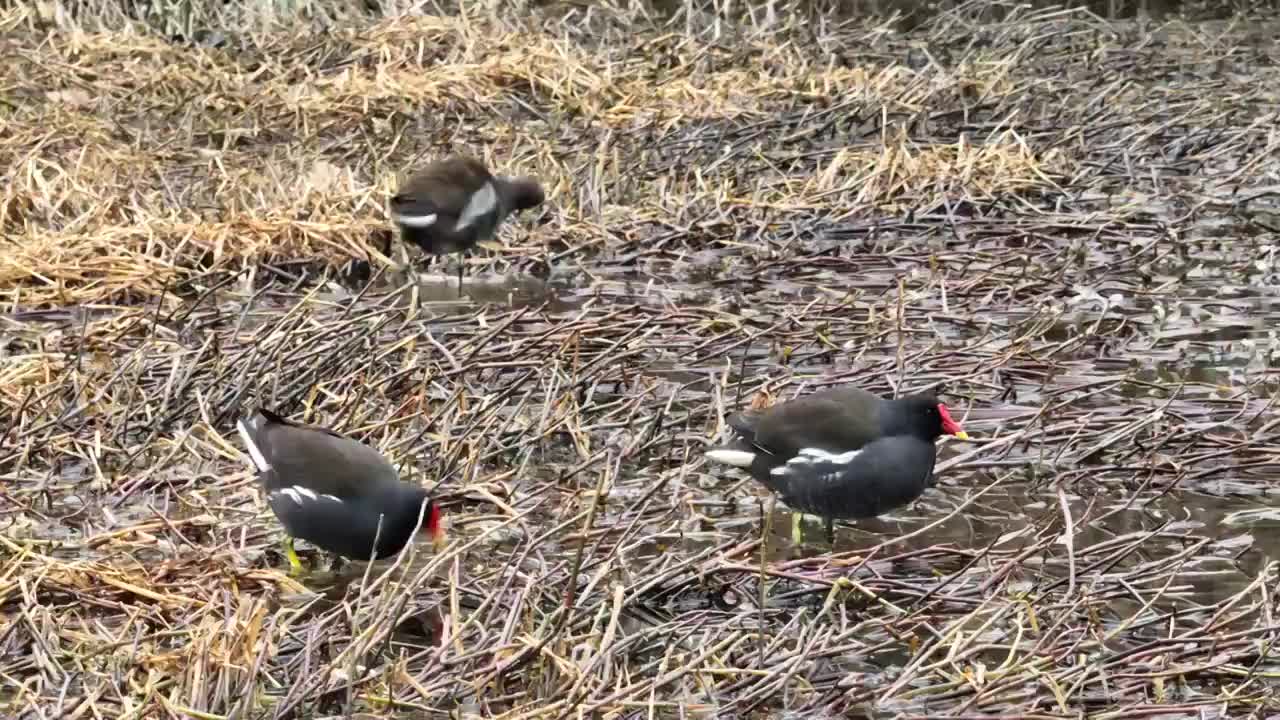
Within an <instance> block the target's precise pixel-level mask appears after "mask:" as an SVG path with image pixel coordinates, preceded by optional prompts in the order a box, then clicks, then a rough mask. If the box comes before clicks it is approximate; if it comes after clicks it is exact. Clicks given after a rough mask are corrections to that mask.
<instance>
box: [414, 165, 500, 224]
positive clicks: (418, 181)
mask: <svg viewBox="0 0 1280 720" xmlns="http://www.w3.org/2000/svg"><path fill="white" fill-rule="evenodd" d="M492 177H493V176H492V175H491V174H490V173H489V170H488V169H487V168H485V166H484V163H482V162H480V161H479V160H477V159H475V158H473V157H466V156H462V155H455V156H452V157H447V158H444V159H442V160H437V161H435V162H433V163H431V164H430V165H427V166H426V167H425V168H423V169H422V170H421V171H419V172H418V173H417V174H415V175H414V176H413V177H411V178H409V180H408V182H406V183H405V184H404V185H403V186H402V187H401V188H400V191H399V192H398V193H397V194H398V195H400V196H407V197H410V198H412V199H413V201H414V202H416V203H421V202H424V201H425V202H427V203H429V204H430V205H432V206H434V207H436V208H438V209H439V210H440V211H442V212H444V213H447V214H449V215H452V216H453V217H455V218H456V217H457V216H458V215H459V213H461V212H462V209H463V208H464V207H466V205H467V201H468V200H469V199H470V198H471V196H472V195H473V194H475V192H476V191H477V190H479V189H480V188H481V186H483V185H484V184H485V183H486V182H487V181H489V180H490V179H491V178H492Z"/></svg>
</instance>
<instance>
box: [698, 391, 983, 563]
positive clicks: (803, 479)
mask: <svg viewBox="0 0 1280 720" xmlns="http://www.w3.org/2000/svg"><path fill="white" fill-rule="evenodd" d="M728 423H729V426H730V427H731V428H733V430H734V431H735V432H736V435H737V437H736V438H735V443H734V444H733V445H731V446H729V447H721V448H716V449H713V450H711V451H709V452H707V453H706V455H707V457H708V458H709V459H711V460H713V461H715V462H720V463H725V464H728V465H733V466H735V467H740V468H745V469H747V471H748V472H749V473H750V474H751V476H752V477H753V478H755V479H756V480H757V481H759V482H760V483H761V484H763V485H765V486H766V487H768V488H769V489H771V490H773V491H774V492H776V493H778V495H779V496H780V497H781V499H782V500H783V501H784V502H785V503H786V504H787V505H789V506H790V507H792V508H794V509H795V510H798V511H800V512H802V513H808V514H810V515H818V516H820V517H822V518H824V519H825V520H826V524H827V538H828V540H829V541H833V540H834V527H833V524H834V523H833V520H834V519H836V518H839V519H859V518H869V517H875V516H877V515H882V514H884V513H886V512H889V511H890V510H894V509H896V508H899V507H902V506H904V505H907V504H908V503H910V502H911V501H912V500H915V499H916V498H918V497H920V494H921V493H923V492H924V489H925V486H926V485H927V483H928V481H929V477H930V476H931V475H932V473H933V463H934V460H935V459H936V457H937V449H936V447H935V445H934V440H936V439H937V438H938V437H939V436H941V435H944V434H947V435H954V436H956V437H958V438H960V439H961V440H967V439H968V438H969V436H968V434H966V433H965V432H964V430H962V429H961V428H960V425H959V424H957V423H956V421H955V420H953V419H952V418H951V413H950V412H949V411H948V410H947V406H946V405H944V404H943V403H941V402H939V401H938V399H937V398H936V397H934V396H933V395H910V396H906V397H901V398H898V399H896V400H887V399H884V398H881V397H879V396H878V395H875V394H873V393H869V392H867V391H865V390H860V389H858V388H853V387H840V388H833V389H830V390H824V391H820V392H816V393H813V394H811V395H806V396H804V397H799V398H796V399H794V400H789V401H787V402H783V403H779V404H778V405H774V406H772V407H769V408H767V409H765V410H762V411H755V410H748V411H745V412H742V413H739V414H737V415H734V416H732V417H730V418H729V420H728ZM799 519H800V517H799V516H798V515H797V516H796V518H795V522H796V523H797V524H798V523H799ZM794 532H795V530H794V528H793V533H794Z"/></svg>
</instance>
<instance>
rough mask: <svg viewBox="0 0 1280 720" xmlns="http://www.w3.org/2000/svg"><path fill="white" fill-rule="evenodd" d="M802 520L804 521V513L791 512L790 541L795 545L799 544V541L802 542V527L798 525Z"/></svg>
mask: <svg viewBox="0 0 1280 720" xmlns="http://www.w3.org/2000/svg"><path fill="white" fill-rule="evenodd" d="M803 522H804V513H802V512H793V513H791V542H793V543H795V544H796V545H799V544H800V543H802V542H804V529H803V528H801V527H800V525H801V523H803Z"/></svg>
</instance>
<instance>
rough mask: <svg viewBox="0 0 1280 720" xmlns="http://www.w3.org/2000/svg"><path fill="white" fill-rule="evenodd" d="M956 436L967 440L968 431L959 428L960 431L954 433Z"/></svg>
mask: <svg viewBox="0 0 1280 720" xmlns="http://www.w3.org/2000/svg"><path fill="white" fill-rule="evenodd" d="M956 437H958V438H960V439H961V440H968V439H969V433H967V432H965V431H963V430H961V431H960V432H958V433H956Z"/></svg>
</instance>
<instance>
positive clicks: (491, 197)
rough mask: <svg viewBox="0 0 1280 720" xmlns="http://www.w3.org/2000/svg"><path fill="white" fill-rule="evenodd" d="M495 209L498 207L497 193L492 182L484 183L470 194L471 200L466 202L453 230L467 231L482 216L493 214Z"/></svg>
mask: <svg viewBox="0 0 1280 720" xmlns="http://www.w3.org/2000/svg"><path fill="white" fill-rule="evenodd" d="M496 207H498V191H497V190H494V188H493V183H492V182H486V183H485V184H484V185H483V186H481V188H480V189H479V190H477V191H475V192H474V193H472V194H471V198H470V199H468V200H467V206H466V207H464V208H463V209H462V214H461V215H459V216H458V224H457V225H456V226H454V229H455V230H465V229H467V228H468V227H470V226H471V224H472V223H474V222H475V221H476V220H479V219H480V218H481V217H482V216H484V215H487V214H489V213H491V212H493V210H494V208H496Z"/></svg>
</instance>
